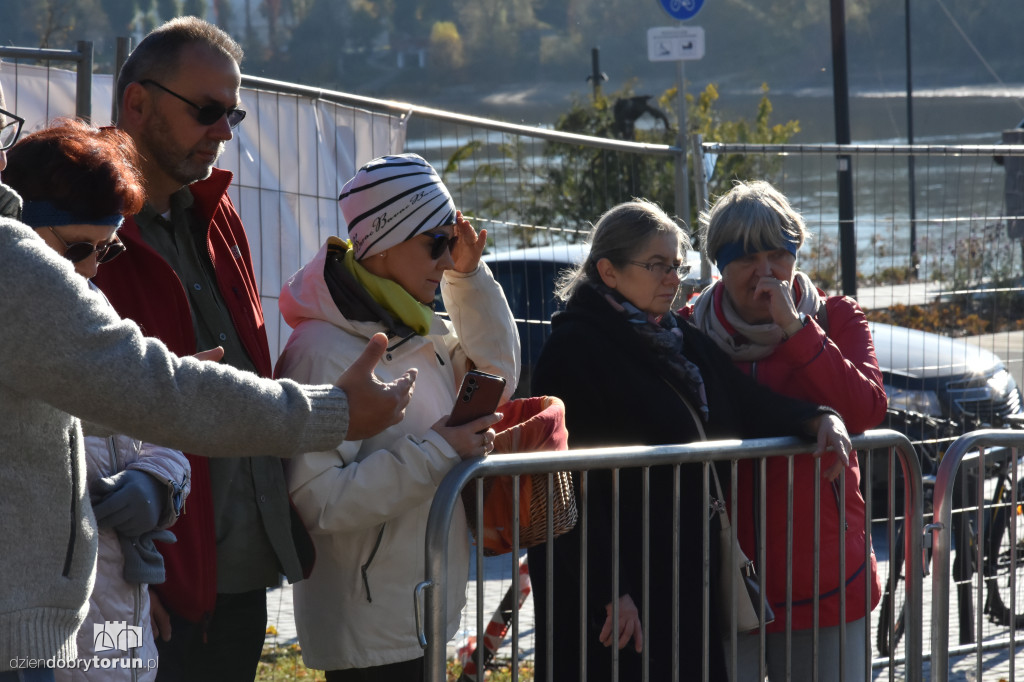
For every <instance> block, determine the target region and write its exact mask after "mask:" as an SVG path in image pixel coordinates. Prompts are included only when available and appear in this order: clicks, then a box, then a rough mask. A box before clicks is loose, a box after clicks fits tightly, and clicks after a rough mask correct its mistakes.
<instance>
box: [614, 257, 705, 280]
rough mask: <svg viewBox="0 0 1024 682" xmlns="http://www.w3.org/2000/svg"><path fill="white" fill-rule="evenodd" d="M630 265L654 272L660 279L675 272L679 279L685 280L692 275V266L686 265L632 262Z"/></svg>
mask: <svg viewBox="0 0 1024 682" xmlns="http://www.w3.org/2000/svg"><path fill="white" fill-rule="evenodd" d="M629 264H630V265H635V266H637V267H638V268H643V269H644V270H646V271H647V272H653V273H654V274H655V275H657V276H659V277H664V276H665V275H667V274H668V273H670V272H674V273H676V276H677V277H679V279H683V278H684V277H686V276H687V275H688V274H690V266H689V265H687V264H685V263H682V264H680V265H672V264H671V263H644V262H643V261H638V260H631V261H629Z"/></svg>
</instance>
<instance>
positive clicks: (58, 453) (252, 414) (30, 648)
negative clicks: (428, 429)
mask: <svg viewBox="0 0 1024 682" xmlns="http://www.w3.org/2000/svg"><path fill="white" fill-rule="evenodd" d="M0 293H2V295H0V671H5V670H10V669H12V668H19V667H25V666H27V665H29V664H30V663H29V661H32V660H35V661H38V660H40V659H44V660H45V659H53V658H56V659H64V660H71V659H74V658H75V657H76V656H77V653H76V647H75V632H76V630H77V629H78V627H79V624H80V623H81V622H82V619H83V618H84V615H85V612H86V609H87V608H88V597H89V592H90V590H91V589H92V585H93V579H94V573H95V564H96V521H95V519H94V517H93V513H92V509H91V507H90V505H89V498H88V496H87V495H86V490H85V463H84V459H83V451H82V428H81V425H80V422H79V419H78V418H80V419H81V420H83V421H84V422H86V424H87V425H88V428H89V430H91V431H93V430H94V431H97V432H103V431H104V430H110V431H113V432H120V433H126V434H128V435H131V436H133V437H135V438H139V439H141V440H146V441H149V442H153V443H160V444H162V445H166V446H168V447H174V448H179V449H181V450H185V451H187V452H194V453H198V454H210V455H220V456H242V455H245V456H257V455H276V456H290V455H295V454H299V453H303V452H315V451H319V450H328V449H330V448H333V447H335V446H336V445H337V444H338V443H340V442H341V441H342V440H343V439H344V437H345V432H346V431H347V429H348V401H347V398H346V396H345V394H344V392H343V391H341V390H339V389H337V388H334V387H332V386H315V387H314V386H302V385H299V384H297V383H294V382H291V381H287V380H283V381H271V380H268V379H260V378H258V377H256V376H255V375H252V374H246V373H243V372H239V371H237V370H234V369H232V368H230V367H226V366H220V365H216V364H213V363H201V362H198V361H195V360H193V359H192V358H178V357H176V356H174V355H172V354H171V353H170V352H169V351H168V350H167V349H166V348H165V347H164V346H163V344H161V343H160V342H159V341H157V340H155V339H151V338H146V337H144V336H143V335H142V334H141V333H140V331H139V329H138V327H137V326H136V325H135V324H134V323H132V322H129V321H125V320H121V319H120V318H118V317H117V315H116V314H115V313H113V312H112V311H111V309H110V307H109V306H108V305H107V304H106V303H105V302H104V301H103V300H102V299H101V297H100V296H99V295H97V294H96V293H94V292H92V291H90V290H89V288H88V287H87V285H86V282H85V280H84V279H82V278H81V277H80V276H79V275H77V274H76V273H75V271H74V270H73V268H72V266H71V264H70V263H69V262H68V261H67V260H65V259H63V258H60V257H59V256H58V255H57V254H56V253H55V252H54V251H53V250H52V249H50V247H48V246H47V245H46V244H45V243H44V242H43V240H42V239H40V238H39V237H38V236H37V235H36V234H35V231H34V230H32V229H31V228H28V227H26V226H25V225H22V224H21V223H18V222H15V221H13V220H8V219H3V218H0ZM73 415H74V416H73ZM76 417H77V418H76ZM81 655H82V656H83V657H91V656H92V652H82V654H81ZM37 665H38V663H37Z"/></svg>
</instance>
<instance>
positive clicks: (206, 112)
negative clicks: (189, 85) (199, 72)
mask: <svg viewBox="0 0 1024 682" xmlns="http://www.w3.org/2000/svg"><path fill="white" fill-rule="evenodd" d="M139 85H155V86H156V87H158V88H160V89H161V90H163V91H164V92H166V93H167V94H168V95H174V96H175V97H177V98H178V99H180V100H181V101H182V102H184V103H185V104H188V105H190V106H193V107H195V108H196V120H197V121H199V124H200V125H204V126H212V125H213V124H214V123H216V122H217V121H219V120H220V117H221V116H227V117H228V126H229V127H231V128H234V127H235V126H236V125H238V124H239V123H241V122H242V119H243V118H245V110H244V109H239V108H237V107H231V108H230V109H228V108H227V107H225V106H223V105H221V104H207V105H206V106H205V107H201V106H199V105H198V104H196V103H195V102H193V101H191V100H187V99H185V98H184V97H182V96H181V95H179V94H178V93H176V92H175V91H174V90H171V89H170V88H165V87H164V86H162V85H160V84H159V83H157V82H156V81H155V80H151V79H149V78H146V79H145V80H141V81H139Z"/></svg>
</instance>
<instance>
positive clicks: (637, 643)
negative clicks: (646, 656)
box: [633, 618, 644, 653]
mask: <svg viewBox="0 0 1024 682" xmlns="http://www.w3.org/2000/svg"><path fill="white" fill-rule="evenodd" d="M633 645H634V647H635V648H636V652H637V653H640V652H641V651H643V650H644V628H643V626H642V625H641V624H640V619H639V618H638V619H637V621H636V629H635V630H634V631H633Z"/></svg>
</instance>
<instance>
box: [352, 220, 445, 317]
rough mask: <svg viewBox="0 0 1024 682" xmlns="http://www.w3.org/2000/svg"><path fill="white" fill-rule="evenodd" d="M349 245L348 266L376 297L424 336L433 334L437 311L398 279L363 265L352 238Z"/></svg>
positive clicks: (393, 313) (357, 279)
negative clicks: (381, 274) (390, 277)
mask: <svg viewBox="0 0 1024 682" xmlns="http://www.w3.org/2000/svg"><path fill="white" fill-rule="evenodd" d="M345 244H346V246H348V250H347V251H345V260H344V263H345V269H346V270H348V271H349V272H350V273H351V274H352V276H353V277H355V278H356V281H357V282H359V284H361V285H362V287H363V288H364V289H366V292H367V293H368V294H370V296H372V297H373V300H375V301H376V302H377V303H379V304H380V305H381V307H382V308H384V309H385V310H387V311H388V312H389V313H391V314H392V315H394V316H395V317H397V318H398V319H399V320H401V321H402V322H404V323H405V324H407V325H408V326H409V328H410V329H412V330H413V331H415V332H416V333H417V334H419V335H420V336H426V335H427V334H428V333H430V325H431V324H432V323H433V321H434V311H433V310H431V309H430V307H429V306H425V305H423V304H422V303H420V302H419V301H417V300H416V299H415V298H413V297H412V295H411V294H409V292H408V291H406V290H405V289H403V288H402V285H401V284H399V283H398V282H395V281H392V280H390V279H384V278H383V277H378V276H377V275H375V274H373V273H372V272H370V271H369V270H367V269H366V268H364V267H363V266H362V265H360V264H359V261H357V260H356V255H355V249H353V248H352V241H351V240H348V241H346V242H345Z"/></svg>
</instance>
